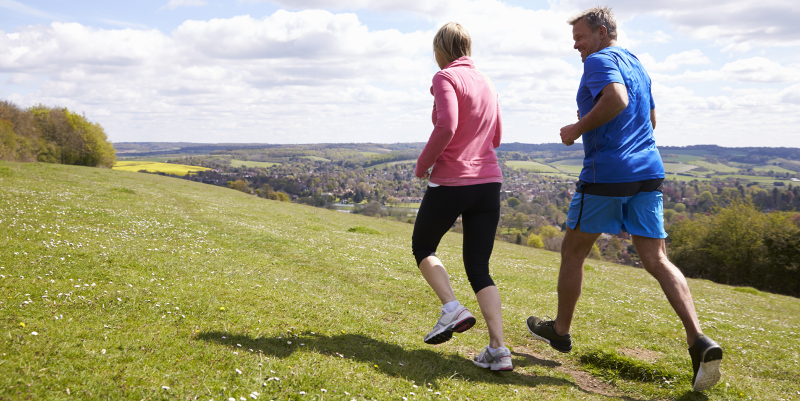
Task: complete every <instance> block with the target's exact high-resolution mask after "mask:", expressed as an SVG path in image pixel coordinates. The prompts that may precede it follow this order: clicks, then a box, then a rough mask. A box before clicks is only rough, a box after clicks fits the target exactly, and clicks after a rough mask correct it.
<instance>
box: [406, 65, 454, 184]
mask: <svg viewBox="0 0 800 401" xmlns="http://www.w3.org/2000/svg"><path fill="white" fill-rule="evenodd" d="M433 99H434V111H435V113H436V114H435V119H434V120H435V121H436V123H435V125H434V127H433V132H432V133H431V137H430V138H429V139H428V143H427V144H426V145H425V149H422V153H421V154H420V155H419V158H418V159H417V167H416V169H415V170H414V175H416V176H417V177H419V178H422V177H423V176H424V175H425V172H426V171H427V170H428V169H429V168H430V167H431V166H433V163H435V162H436V159H437V158H438V157H439V155H441V154H442V152H443V151H444V149H445V148H446V147H447V145H448V144H449V143H450V140H452V139H453V135H455V133H456V128H458V98H457V97H456V92H455V88H453V83H452V82H450V80H448V79H447V78H445V77H443V76H441V75H440V74H436V75H434V77H433Z"/></svg>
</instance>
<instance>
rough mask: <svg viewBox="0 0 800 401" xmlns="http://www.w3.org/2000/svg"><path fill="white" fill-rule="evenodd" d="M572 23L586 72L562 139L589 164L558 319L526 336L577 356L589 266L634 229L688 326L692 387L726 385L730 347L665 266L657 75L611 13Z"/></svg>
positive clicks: (568, 246) (532, 327)
mask: <svg viewBox="0 0 800 401" xmlns="http://www.w3.org/2000/svg"><path fill="white" fill-rule="evenodd" d="M568 22H569V24H570V25H572V35H573V39H574V40H575V45H574V48H575V49H577V50H578V51H579V52H580V53H581V59H582V60H583V63H584V71H583V77H582V78H581V83H580V87H579V88H578V96H577V102H578V109H579V110H578V118H579V120H578V122H577V123H576V124H572V125H567V126H565V127H563V128H561V141H562V142H563V143H564V144H566V145H567V146H569V145H572V144H573V143H574V141H575V140H576V139H578V138H580V137H583V148H584V152H585V158H584V161H583V170H582V171H581V175H580V181H578V183H577V190H576V193H575V196H574V197H573V198H572V203H571V204H570V209H569V214H568V217H567V232H566V235H565V237H564V242H563V244H562V247H561V270H560V273H559V277H558V313H557V315H556V318H555V320H550V321H543V320H542V319H540V318H538V317H536V316H531V317H529V318H528V320H527V322H526V323H527V326H528V330H529V331H530V333H531V334H532V335H533V336H534V337H535V338H536V339H538V340H542V341H545V342H547V343H548V344H550V346H551V347H553V348H554V349H556V350H558V351H561V352H569V351H570V350H572V340H571V338H570V334H569V332H570V326H571V324H572V318H573V313H574V311H575V306H576V304H577V303H578V297H580V293H581V286H582V281H583V261H584V259H585V258H586V256H587V255H588V254H589V252H591V249H592V245H593V244H594V243H595V241H596V240H597V238H598V237H599V236H600V234H601V233H604V232H606V233H618V232H620V230H621V229H622V230H626V231H627V232H629V233H630V234H631V235H632V238H633V244H634V246H635V247H636V251H637V253H638V254H639V256H640V257H641V259H642V263H643V265H644V268H645V269H646V270H647V272H648V273H650V274H651V275H652V276H653V277H655V278H656V280H658V282H659V284H660V285H661V288H662V289H663V291H664V294H665V295H666V296H667V299H668V300H669V302H670V304H671V305H672V307H673V309H675V312H676V313H677V314H678V316H679V317H680V319H681V321H682V322H683V325H684V328H685V329H686V342H687V343H688V345H689V354H690V355H691V358H692V368H693V370H694V377H693V378H692V389H693V390H695V391H702V390H706V389H708V388H711V387H712V386H714V385H715V384H716V383H717V381H719V378H720V372H719V364H720V362H721V361H722V348H721V347H720V346H719V345H718V344H717V343H716V342H714V341H713V340H712V339H710V338H709V337H708V336H706V335H704V334H702V331H701V330H700V322H699V321H698V319H697V313H696V312H695V309H694V302H693V300H692V295H691V293H690V292H689V286H688V285H687V283H686V279H685V278H684V277H683V274H682V273H681V272H680V270H678V268H677V267H675V265H673V264H672V263H670V261H669V260H668V259H667V255H666V246H665V244H664V238H666V237H667V233H666V232H665V231H664V219H663V200H662V195H661V186H662V183H663V181H664V165H663V164H662V162H661V156H660V154H659V153H658V149H656V146H655V139H654V138H653V129H654V128H655V125H656V117H655V104H654V103H653V99H652V94H651V90H650V77H649V76H648V75H647V72H646V71H645V70H644V68H643V67H642V64H641V63H640V62H639V60H638V59H637V58H636V57H635V56H634V55H633V54H631V53H629V52H628V51H627V50H625V49H623V48H620V47H617V42H616V38H617V27H616V21H615V19H614V16H613V14H612V13H611V9H610V8H609V7H595V8H592V9H589V10H586V11H584V12H582V13H580V14H578V15H577V16H575V17H573V18H572V19H570V20H569V21H568Z"/></svg>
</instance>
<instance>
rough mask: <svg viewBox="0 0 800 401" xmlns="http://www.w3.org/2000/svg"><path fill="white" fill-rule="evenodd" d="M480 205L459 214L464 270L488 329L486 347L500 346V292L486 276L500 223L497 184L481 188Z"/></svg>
mask: <svg viewBox="0 0 800 401" xmlns="http://www.w3.org/2000/svg"><path fill="white" fill-rule="evenodd" d="M476 187H480V189H481V191H482V193H481V195H480V196H479V201H478V202H476V203H475V205H474V206H473V207H472V208H471V209H470V210H468V211H466V212H464V213H463V214H462V223H463V225H464V247H463V248H464V268H465V269H466V271H467V278H468V279H469V281H470V284H471V285H472V289H473V291H475V296H476V297H477V298H478V304H479V305H480V307H481V313H482V314H483V318H484V319H485V320H486V325H487V326H488V328H489V347H491V348H499V347H502V346H503V310H502V308H501V301H500V292H499V291H498V290H497V286H495V285H494V281H493V280H492V277H491V276H490V275H489V259H490V258H491V256H492V250H493V249H494V236H495V232H496V230H497V223H498V221H499V220H500V184H499V183H497V184H482V185H479V186H476Z"/></svg>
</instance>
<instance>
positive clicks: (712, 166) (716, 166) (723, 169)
mask: <svg viewBox="0 0 800 401" xmlns="http://www.w3.org/2000/svg"><path fill="white" fill-rule="evenodd" d="M688 164H693V165H695V166H699V167H704V168H707V169H709V170H711V171H718V172H720V173H736V172H738V171H739V169H738V168H736V167H731V166H726V165H724V164H721V163H709V162H704V161H699V160H695V161H691V162H688ZM698 174H702V173H698Z"/></svg>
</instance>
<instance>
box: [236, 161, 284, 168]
mask: <svg viewBox="0 0 800 401" xmlns="http://www.w3.org/2000/svg"><path fill="white" fill-rule="evenodd" d="M280 165H281V164H280V163H272V162H254V161H249V160H236V159H231V166H233V167H241V166H245V167H264V168H269V167H272V166H280Z"/></svg>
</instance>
